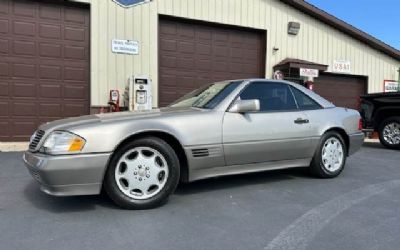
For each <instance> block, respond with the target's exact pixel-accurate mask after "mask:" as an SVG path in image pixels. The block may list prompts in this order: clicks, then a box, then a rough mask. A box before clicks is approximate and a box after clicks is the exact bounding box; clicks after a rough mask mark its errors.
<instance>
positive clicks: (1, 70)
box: [0, 62, 10, 77]
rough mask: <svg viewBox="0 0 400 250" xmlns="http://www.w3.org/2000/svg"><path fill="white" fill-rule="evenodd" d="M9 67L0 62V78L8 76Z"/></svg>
mask: <svg viewBox="0 0 400 250" xmlns="http://www.w3.org/2000/svg"><path fill="white" fill-rule="evenodd" d="M9 68H10V65H9V64H8V63H6V62H0V77H1V76H8V75H9V71H10V70H9Z"/></svg>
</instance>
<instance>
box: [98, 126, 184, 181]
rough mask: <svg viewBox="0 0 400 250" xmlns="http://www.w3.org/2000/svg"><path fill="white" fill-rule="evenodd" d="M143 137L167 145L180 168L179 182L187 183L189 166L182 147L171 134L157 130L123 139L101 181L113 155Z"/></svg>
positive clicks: (114, 151) (142, 132)
mask: <svg viewBox="0 0 400 250" xmlns="http://www.w3.org/2000/svg"><path fill="white" fill-rule="evenodd" d="M145 137H156V138H159V139H161V140H163V141H165V142H166V143H168V144H169V145H170V146H171V147H172V149H173V150H174V151H175V153H176V155H177V157H178V160H179V167H180V181H181V182H188V180H189V164H188V160H187V157H186V153H185V150H184V149H183V146H182V144H181V142H180V141H179V140H178V139H177V138H176V137H175V136H173V135H172V134H170V133H167V132H165V131H158V130H148V131H141V132H138V133H135V134H132V135H129V136H128V137H126V138H125V139H123V140H122V141H121V142H120V143H119V144H118V145H117V146H116V147H115V148H114V150H113V153H112V154H111V156H110V158H109V160H108V162H107V165H106V168H105V171H104V174H103V180H104V175H105V173H106V172H107V169H108V167H109V164H110V162H111V159H112V158H113V157H114V155H115V153H116V152H117V151H118V150H119V149H120V148H121V147H122V146H124V145H125V144H126V143H128V142H131V141H134V140H137V139H140V138H145Z"/></svg>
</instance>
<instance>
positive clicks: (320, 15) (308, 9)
mask: <svg viewBox="0 0 400 250" xmlns="http://www.w3.org/2000/svg"><path fill="white" fill-rule="evenodd" d="M280 1H282V2H284V3H286V4H288V5H290V6H292V7H294V8H296V9H298V10H300V11H302V12H304V13H306V14H308V15H310V16H312V17H314V18H316V19H318V20H320V21H321V22H324V23H326V24H328V25H330V26H332V27H334V28H336V29H338V30H340V31H342V32H343V33H345V34H348V35H349V36H351V37H353V38H356V39H358V40H360V41H361V42H363V43H365V44H368V45H369V46H371V47H372V48H374V49H376V50H379V51H381V52H383V53H385V54H387V55H389V56H391V57H393V58H394V59H396V60H398V61H400V51H399V50H397V49H395V48H393V47H391V46H389V45H387V44H386V43H384V42H382V41H380V40H378V39H376V38H375V37H373V36H371V35H369V34H367V33H365V32H363V31H361V30H359V29H357V28H355V27H354V26H352V25H350V24H348V23H346V22H344V21H342V20H340V19H338V18H337V17H334V16H332V15H330V14H328V13H327V12H325V11H323V10H321V9H319V8H317V7H315V6H313V5H311V4H309V3H307V2H306V1H304V0H280Z"/></svg>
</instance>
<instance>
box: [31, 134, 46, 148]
mask: <svg viewBox="0 0 400 250" xmlns="http://www.w3.org/2000/svg"><path fill="white" fill-rule="evenodd" d="M44 134H45V132H44V131H43V130H38V131H36V134H35V137H34V138H33V139H32V141H31V143H30V144H29V150H30V151H34V150H35V149H36V147H37V145H38V144H39V142H40V140H41V139H42V138H43V136H44Z"/></svg>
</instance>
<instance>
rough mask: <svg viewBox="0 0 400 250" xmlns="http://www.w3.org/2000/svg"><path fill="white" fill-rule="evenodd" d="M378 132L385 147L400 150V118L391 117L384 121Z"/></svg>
mask: <svg viewBox="0 0 400 250" xmlns="http://www.w3.org/2000/svg"><path fill="white" fill-rule="evenodd" d="M378 132H379V140H380V142H381V143H382V145H383V146H385V147H387V148H390V149H399V148H400V117H390V118H388V119H386V120H384V121H383V122H382V123H381V124H380V126H379V129H378Z"/></svg>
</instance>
